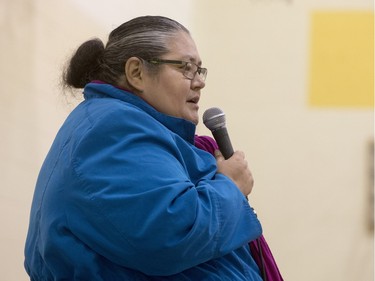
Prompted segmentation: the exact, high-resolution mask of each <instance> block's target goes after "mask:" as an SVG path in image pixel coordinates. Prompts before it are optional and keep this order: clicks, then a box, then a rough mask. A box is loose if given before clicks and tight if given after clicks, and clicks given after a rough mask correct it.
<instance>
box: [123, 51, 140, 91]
mask: <svg viewBox="0 0 375 281" xmlns="http://www.w3.org/2000/svg"><path fill="white" fill-rule="evenodd" d="M125 76H126V79H127V81H128V83H129V86H131V87H133V88H135V89H136V90H138V91H140V92H143V89H144V67H143V63H142V61H141V60H140V59H139V58H137V57H131V58H129V59H128V60H127V61H126V63H125Z"/></svg>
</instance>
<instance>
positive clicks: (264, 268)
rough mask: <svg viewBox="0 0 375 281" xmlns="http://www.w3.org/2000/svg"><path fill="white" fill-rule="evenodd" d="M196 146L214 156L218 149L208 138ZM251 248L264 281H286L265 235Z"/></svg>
mask: <svg viewBox="0 0 375 281" xmlns="http://www.w3.org/2000/svg"><path fill="white" fill-rule="evenodd" d="M195 146H196V147H198V148H200V149H202V150H205V151H207V152H209V153H211V154H212V155H214V152H215V150H216V149H218V146H217V143H216V142H215V140H214V139H213V138H211V137H208V136H195ZM249 247H250V252H251V255H252V257H253V258H254V260H255V262H256V263H257V265H258V267H259V270H260V273H261V275H262V277H263V280H264V281H283V280H284V279H283V277H282V276H281V274H280V271H279V268H278V267H277V264H276V261H275V259H274V257H273V255H272V252H271V250H270V248H269V247H268V244H267V242H266V239H264V236H263V235H261V236H260V237H259V238H257V239H256V240H253V241H250V242H249Z"/></svg>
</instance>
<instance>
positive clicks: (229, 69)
mask: <svg viewBox="0 0 375 281" xmlns="http://www.w3.org/2000/svg"><path fill="white" fill-rule="evenodd" d="M326 10H328V11H336V10H338V11H344V10H345V11H351V10H359V11H361V10H364V11H370V12H371V11H372V1H368V0H362V1H334V0H331V1H320V2H319V1H316V0H314V1H312V0H311V1H308V0H306V1H292V0H289V1H288V0H277V1H276V0H264V1H260V0H234V1H224V0H215V1H196V2H195V6H194V10H193V16H194V18H193V30H194V35H195V39H196V42H197V45H198V46H199V47H200V55H201V57H202V58H203V62H204V63H203V64H204V65H205V67H207V68H208V70H209V71H208V77H207V83H206V88H205V89H204V92H203V94H202V102H201V108H202V109H203V110H204V109H205V108H208V107H211V106H218V107H220V108H222V109H223V110H224V111H225V113H226V115H227V123H228V130H229V131H230V135H231V139H232V142H233V143H234V146H235V148H237V149H240V150H243V151H245V153H246V155H247V158H248V161H249V164H250V165H251V167H252V171H253V175H254V178H255V186H254V189H253V192H252V195H251V196H250V201H251V204H252V205H253V206H254V207H255V208H256V209H257V211H258V214H259V216H260V218H261V220H262V223H263V227H264V234H265V236H266V238H267V240H268V241H269V244H270V246H271V249H272V250H273V252H274V254H275V257H276V259H277V261H278V264H279V266H280V269H281V272H282V273H283V275H284V277H285V280H288V281H293V280H296V281H297V280H304V281H310V280H311V281H316V280H319V281H324V280H327V281H329V280H340V281H352V280H361V281H370V280H373V264H374V258H373V233H372V232H369V231H368V217H369V215H371V213H370V214H369V209H368V207H369V206H368V202H369V201H370V199H371V198H372V197H369V196H371V195H370V194H371V189H372V190H373V186H369V185H370V180H371V177H372V175H371V170H370V160H369V155H368V154H369V148H370V144H369V143H370V141H371V140H372V138H373V108H372V107H340V108H339V107H314V106H312V105H311V104H310V103H309V98H308V96H309V83H310V81H309V79H310V72H309V69H310V64H311V61H310V58H311V56H310V53H311V43H312V42H311V29H312V26H311V15H312V13H313V12H314V11H326ZM337 51H338V52H339V50H337ZM369 59H371V58H369ZM332 75H335V74H332ZM342 82H343V83H344V82H345V81H342ZM351 94H352V95H356V94H357V93H356V92H353V93H351ZM202 113H203V111H202ZM199 130H200V132H201V133H202V134H206V133H208V132H207V129H205V128H204V126H202V125H201V126H200V127H199ZM370 212H371V211H370Z"/></svg>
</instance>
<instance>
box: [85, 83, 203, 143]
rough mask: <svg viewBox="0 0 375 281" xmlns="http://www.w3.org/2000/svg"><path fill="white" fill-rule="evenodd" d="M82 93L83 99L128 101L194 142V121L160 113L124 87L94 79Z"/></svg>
mask: <svg viewBox="0 0 375 281" xmlns="http://www.w3.org/2000/svg"><path fill="white" fill-rule="evenodd" d="M83 94H84V98H85V100H88V99H91V98H100V97H104V96H108V97H111V98H114V99H119V100H122V101H124V102H127V103H130V104H132V105H134V106H136V107H138V108H140V109H141V110H143V111H144V112H146V113H147V114H149V115H151V116H152V117H153V118H155V119H156V120H157V121H159V122H160V123H162V124H163V125H164V126H165V127H167V128H168V129H169V130H171V131H172V132H174V133H176V134H177V135H179V136H180V137H181V138H183V139H184V140H186V141H188V142H190V143H192V144H194V135H195V130H196V125H195V124H194V123H192V122H190V121H188V120H185V119H182V118H177V117H173V116H170V115H166V114H164V113H161V112H159V111H157V110H156V109H155V108H153V107H152V106H151V105H149V104H148V103H146V102H145V101H144V100H143V99H141V98H140V97H138V96H136V95H135V94H133V93H131V92H128V91H126V90H124V89H120V88H116V87H115V86H113V85H110V84H106V83H103V82H100V81H95V82H91V83H89V84H87V85H86V87H85V89H84V92H83Z"/></svg>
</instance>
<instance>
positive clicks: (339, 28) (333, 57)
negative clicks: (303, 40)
mask: <svg viewBox="0 0 375 281" xmlns="http://www.w3.org/2000/svg"><path fill="white" fill-rule="evenodd" d="M311 25H312V30H311V44H312V45H311V58H310V89H309V90H310V91H309V103H310V105H312V106H322V107H373V106H374V13H373V12H372V11H368V12H367V11H337V12H314V13H313V14H312V21H311Z"/></svg>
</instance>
